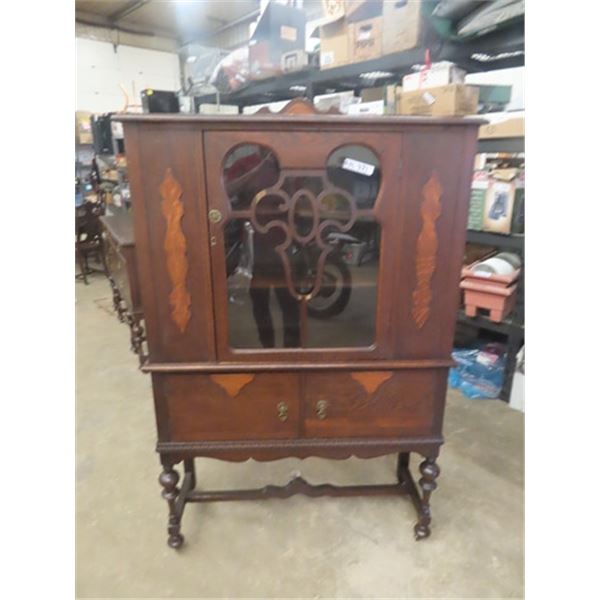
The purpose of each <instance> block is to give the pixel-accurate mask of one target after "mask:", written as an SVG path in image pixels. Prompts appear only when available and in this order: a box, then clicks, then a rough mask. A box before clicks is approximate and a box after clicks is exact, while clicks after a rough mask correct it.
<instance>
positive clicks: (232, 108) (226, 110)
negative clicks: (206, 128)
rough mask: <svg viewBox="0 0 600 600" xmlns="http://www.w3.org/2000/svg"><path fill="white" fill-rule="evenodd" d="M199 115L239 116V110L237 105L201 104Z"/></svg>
mask: <svg viewBox="0 0 600 600" xmlns="http://www.w3.org/2000/svg"><path fill="white" fill-rule="evenodd" d="M198 113H199V114H201V115H222V114H225V115H237V114H238V113H239V110H238V107H237V105H236V104H200V106H198Z"/></svg>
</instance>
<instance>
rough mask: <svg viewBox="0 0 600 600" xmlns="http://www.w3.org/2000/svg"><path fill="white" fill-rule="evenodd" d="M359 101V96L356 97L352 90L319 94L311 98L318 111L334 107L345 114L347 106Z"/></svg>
mask: <svg viewBox="0 0 600 600" xmlns="http://www.w3.org/2000/svg"><path fill="white" fill-rule="evenodd" d="M359 102H360V98H356V97H355V96H354V92H353V91H348V92H335V93H333V94H321V95H319V96H315V97H314V100H313V104H314V105H315V108H316V109H317V110H318V111H320V112H327V111H328V110H330V109H332V108H334V109H336V110H339V111H340V112H341V113H342V114H347V113H348V108H349V107H350V106H351V105H352V104H358V103H359Z"/></svg>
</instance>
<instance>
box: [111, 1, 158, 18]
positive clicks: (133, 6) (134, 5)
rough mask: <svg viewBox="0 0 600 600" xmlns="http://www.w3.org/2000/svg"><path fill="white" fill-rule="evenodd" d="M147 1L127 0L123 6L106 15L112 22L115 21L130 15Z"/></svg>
mask: <svg viewBox="0 0 600 600" xmlns="http://www.w3.org/2000/svg"><path fill="white" fill-rule="evenodd" d="M148 2H150V0H132V2H128V3H127V4H126V5H125V6H124V7H123V8H120V9H119V10H117V11H115V12H114V13H111V14H110V15H109V16H108V19H109V21H111V22H113V23H117V22H119V21H120V20H121V19H123V18H124V17H126V16H127V15H130V14H131V13H133V12H135V11H136V10H138V9H139V8H142V6H144V4H148Z"/></svg>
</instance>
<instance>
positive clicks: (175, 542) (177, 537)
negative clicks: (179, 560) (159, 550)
mask: <svg viewBox="0 0 600 600" xmlns="http://www.w3.org/2000/svg"><path fill="white" fill-rule="evenodd" d="M183 539H184V538H183V536H182V535H181V533H174V534H172V535H170V536H169V539H168V540H167V544H168V545H169V546H170V547H171V548H175V550H178V549H179V548H181V546H183Z"/></svg>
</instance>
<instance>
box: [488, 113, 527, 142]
mask: <svg viewBox="0 0 600 600" xmlns="http://www.w3.org/2000/svg"><path fill="white" fill-rule="evenodd" d="M488 117H489V115H486V118H488ZM524 136H525V119H524V118H523V117H516V118H508V119H503V120H502V121H496V122H494V123H489V124H488V125H482V126H481V127H480V128H479V139H493V138H509V137H524Z"/></svg>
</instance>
